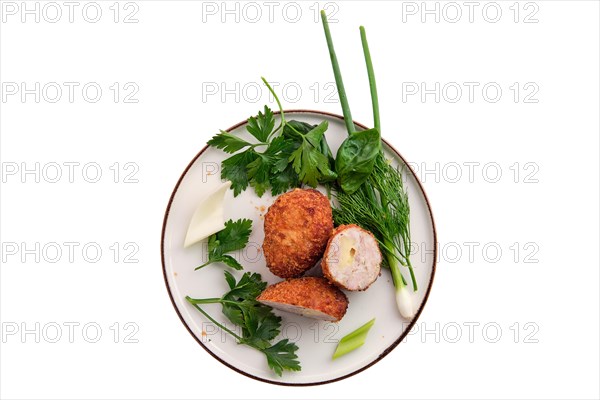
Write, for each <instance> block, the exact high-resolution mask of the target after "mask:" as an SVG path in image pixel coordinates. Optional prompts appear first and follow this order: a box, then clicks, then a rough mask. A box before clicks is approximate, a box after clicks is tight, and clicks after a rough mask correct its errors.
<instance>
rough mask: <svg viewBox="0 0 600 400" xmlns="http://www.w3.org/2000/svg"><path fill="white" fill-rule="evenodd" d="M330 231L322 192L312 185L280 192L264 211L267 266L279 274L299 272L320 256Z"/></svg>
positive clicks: (330, 221) (328, 210)
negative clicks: (265, 211) (283, 192)
mask: <svg viewBox="0 0 600 400" xmlns="http://www.w3.org/2000/svg"><path fill="white" fill-rule="evenodd" d="M331 232H333V216H332V212H331V205H330V204H329V199H327V197H326V196H325V195H323V194H322V193H321V192H319V191H317V190H313V189H294V190H292V191H290V192H287V193H285V194H282V195H281V196H279V197H278V198H277V200H275V202H274V203H273V204H272V205H271V207H269V210H268V211H267V213H266V215H265V241H264V242H263V251H264V254H265V259H266V262H267V267H268V268H269V270H271V272H272V273H273V274H275V275H277V276H279V277H281V278H293V277H297V276H300V275H302V274H303V273H304V272H306V271H308V270H309V269H311V268H312V267H313V266H314V265H315V264H316V263H317V261H319V259H320V258H321V257H322V256H323V252H324V251H325V247H326V246H327V240H328V239H329V236H330V235H331Z"/></svg>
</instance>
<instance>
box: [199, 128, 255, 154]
mask: <svg viewBox="0 0 600 400" xmlns="http://www.w3.org/2000/svg"><path fill="white" fill-rule="evenodd" d="M207 144H208V145H209V146H213V147H216V148H217V149H221V150H223V151H224V152H226V153H229V154H233V153H235V152H236V151H238V150H241V149H243V148H244V147H247V146H252V144H251V143H248V142H246V141H245V140H244V139H240V138H239V137H237V136H234V135H232V134H231V133H229V132H226V131H221V133H219V134H217V135H215V136H213V137H212V139H210V140H209V141H208V143H207Z"/></svg>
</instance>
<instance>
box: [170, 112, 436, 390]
mask: <svg viewBox="0 0 600 400" xmlns="http://www.w3.org/2000/svg"><path fill="white" fill-rule="evenodd" d="M285 115H286V119H288V120H291V119H296V120H300V121H305V122H308V123H311V124H318V123H320V122H321V121H323V120H327V121H328V122H329V129H328V130H327V132H326V137H327V141H328V143H329V145H330V147H331V149H332V152H333V154H335V153H336V152H337V149H338V147H339V146H340V144H341V143H342V141H343V140H344V138H346V137H347V133H346V129H345V125H344V121H343V118H342V117H341V116H339V115H334V114H329V113H323V112H317V111H302V110H294V111H286V112H285ZM276 117H277V118H278V116H276ZM245 125H246V122H245V121H244V122H242V123H239V124H237V125H235V126H233V127H232V128H230V129H229V130H228V131H229V132H232V133H234V134H236V135H240V136H241V137H246V138H247V137H248V136H249V134H248V133H247V132H246V130H245ZM357 126H360V127H362V128H364V126H362V125H360V124H357ZM384 151H385V153H386V156H387V157H388V158H389V159H391V160H392V163H394V164H396V165H401V166H404V167H405V168H404V174H405V180H406V188H407V190H408V197H409V201H410V208H411V211H410V218H411V221H410V224H411V225H410V228H411V240H412V242H413V243H414V244H415V245H417V246H418V248H419V249H429V250H431V249H433V254H427V256H426V257H423V253H421V252H419V254H416V255H413V257H412V258H411V261H412V263H413V266H414V269H415V274H416V277H417V282H418V284H419V290H418V291H417V292H416V293H413V304H414V306H415V307H416V309H417V310H418V311H417V313H416V316H415V318H414V319H413V320H411V321H408V320H405V319H403V318H402V317H401V316H400V314H399V312H398V309H397V308H396V303H395V297H394V287H393V284H392V278H391V275H390V272H389V270H387V269H382V273H381V276H380V277H379V278H378V279H377V281H376V282H375V283H374V284H373V285H372V286H371V287H370V288H369V289H368V290H366V291H364V292H346V294H347V296H348V299H349V302H350V304H349V306H348V311H347V313H346V315H345V316H344V318H343V319H342V320H341V321H340V322H339V323H332V322H324V321H316V320H313V319H310V318H306V317H301V316H298V315H294V314H288V313H285V312H279V311H275V312H276V313H277V314H278V315H280V316H281V317H282V332H281V335H280V336H281V338H289V339H290V340H291V341H294V342H295V343H296V344H297V345H298V347H299V350H298V351H297V354H298V357H299V361H300V363H301V366H302V370H301V371H298V372H291V371H284V373H283V376H282V377H278V376H277V375H276V374H275V373H274V372H273V371H271V370H270V369H269V368H268V366H267V361H266V358H265V356H264V355H263V354H262V353H260V352H258V351H256V350H254V349H252V348H249V347H247V346H243V345H238V344H237V343H236V341H235V339H234V338H233V337H231V336H229V335H228V334H227V333H225V332H221V331H220V330H219V329H218V328H217V327H216V326H215V325H214V324H212V323H211V322H210V321H208V320H207V319H206V318H205V317H204V316H203V315H202V314H200V313H199V312H198V311H197V310H196V309H194V308H193V307H192V306H191V305H190V304H188V302H187V301H186V300H185V296H187V295H189V296H191V297H194V298H205V297H221V295H222V294H223V293H225V292H226V291H227V290H228V286H227V283H226V281H225V279H224V276H223V271H224V270H225V269H226V268H228V267H226V266H224V265H222V264H212V265H210V266H208V267H206V268H203V269H201V270H198V271H194V268H195V267H197V266H198V265H200V264H202V261H203V260H205V259H206V257H207V245H206V240H205V241H204V242H202V243H198V244H196V245H194V246H191V247H189V248H187V249H186V248H184V247H183V243H184V238H185V234H186V232H187V227H188V223H189V221H190V218H191V217H192V214H193V213H194V211H195V209H196V207H197V206H198V204H199V202H200V201H201V200H202V199H203V198H204V197H205V196H206V195H207V194H208V193H210V192H212V191H213V190H214V189H216V188H217V186H219V185H220V184H221V179H220V166H221V161H222V160H223V159H224V158H226V157H228V155H227V154H226V153H224V152H222V151H221V150H218V149H214V148H204V149H202V150H201V151H200V153H198V155H197V156H196V157H195V158H194V159H193V160H192V161H191V163H190V164H189V165H188V167H187V168H186V170H185V171H184V172H183V175H182V176H181V178H180V179H179V182H177V185H176V186H175V189H174V190H173V194H172V196H171V200H170V202H169V205H168V207H167V211H166V214H165V219H164V225H163V233H162V244H161V246H162V249H161V250H162V264H163V273H164V278H165V283H166V285H167V290H168V292H169V296H170V297H171V301H172V303H173V306H174V307H175V310H176V311H177V314H178V315H179V317H180V318H181V321H182V322H183V324H184V325H185V327H186V328H187V329H188V331H189V332H190V333H191V334H192V335H193V336H194V338H195V339H196V340H197V341H198V343H199V344H200V345H201V346H202V347H203V348H204V349H205V350H206V351H208V352H209V353H210V354H211V355H212V356H214V357H215V358H216V359H217V360H219V361H221V362H222V363H223V364H225V365H227V366H228V367H230V368H232V369H234V370H235V371H237V372H239V373H241V374H244V375H246V376H249V377H251V378H254V379H258V380H261V381H264V382H269V383H274V384H281V385H317V384H323V383H328V382H333V381H337V380H340V379H344V378H346V377H348V376H351V375H353V374H356V373H358V372H360V371H362V370H364V369H366V368H368V367H370V366H371V365H373V364H375V363H376V362H377V361H379V360H380V359H382V358H383V357H384V356H385V355H387V354H388V353H389V352H390V351H392V350H393V349H394V348H395V347H396V346H397V345H398V344H399V343H400V342H401V341H402V339H403V338H404V337H405V336H406V334H407V333H408V331H409V330H410V328H411V327H412V326H413V324H414V323H415V321H416V320H417V318H418V317H419V315H420V314H421V311H422V310H423V307H424V305H425V302H426V301H427V297H428V295H429V292H430V290H431V285H432V283H433V277H434V273H435V262H436V257H437V244H436V243H437V240H436V233H435V226H434V222H433V216H432V214H431V209H430V207H429V202H428V200H427V196H426V195H425V192H424V190H423V187H422V186H421V184H420V182H419V180H418V179H417V178H416V176H415V174H414V172H413V171H412V170H411V169H410V167H408V166H407V165H406V162H405V160H404V159H403V158H402V156H400V154H399V153H398V152H396V151H395V150H394V149H393V148H391V147H390V146H389V145H388V144H387V143H385V144H384ZM320 189H321V191H323V189H322V188H320ZM273 201H274V197H272V196H271V195H270V193H269V192H267V193H265V194H264V195H263V196H262V198H259V197H258V196H256V194H255V193H254V190H253V189H252V188H250V187H249V188H248V189H247V190H246V191H244V192H242V193H241V194H240V195H239V196H238V197H235V198H234V197H233V192H232V191H231V190H229V191H228V192H227V194H226V196H225V219H226V220H228V219H230V218H231V219H234V220H236V219H238V218H249V219H251V220H252V222H253V223H252V235H251V236H250V243H249V244H248V246H247V247H246V249H244V250H243V251H239V252H237V253H235V254H233V255H234V257H236V258H237V259H238V260H239V261H240V262H241V263H242V265H243V266H244V270H245V271H252V272H258V273H260V274H261V275H262V278H263V280H264V281H266V282H267V283H269V284H273V283H276V282H279V281H281V279H280V278H278V277H277V276H275V275H273V274H271V272H270V271H269V270H268V269H267V267H266V265H265V260H264V257H263V254H262V251H261V246H262V242H263V238H264V232H263V219H264V214H265V213H266V211H267V209H268V208H269V206H270V205H271V204H272V203H273ZM228 270H229V271H230V272H232V273H233V274H234V276H236V278H237V279H239V277H240V276H241V274H242V273H243V271H234V270H232V269H230V268H228ZM309 274H310V273H309ZM403 274H404V276H405V277H406V278H407V279H410V278H409V275H408V270H407V269H405V268H403ZM409 287H410V285H409ZM203 309H204V310H205V311H207V312H208V313H209V314H210V315H211V316H212V317H213V318H215V319H216V320H217V321H219V322H220V323H223V324H224V325H225V326H228V327H230V328H231V327H232V325H231V323H229V322H228V321H227V320H226V318H225V316H224V315H223V314H222V313H221V308H220V306H218V305H213V304H211V305H205V306H203ZM372 318H376V321H375V325H373V327H372V328H371V330H370V332H369V334H368V337H367V340H366V342H365V344H364V345H363V346H362V347H360V348H358V349H357V350H355V351H353V352H351V353H348V354H346V355H344V356H342V357H340V358H337V359H335V360H332V358H331V356H332V354H333V352H334V350H335V348H336V345H337V342H338V341H339V340H340V339H341V338H342V337H343V336H345V335H346V334H348V333H350V332H352V331H353V330H355V329H356V328H358V327H360V326H361V325H363V324H364V323H366V322H367V321H369V320H371V319H372ZM276 340H279V338H277V339H276ZM401 348H402V346H400V350H398V351H402V350H401ZM181 356H182V357H193V355H190V354H182V355H181Z"/></svg>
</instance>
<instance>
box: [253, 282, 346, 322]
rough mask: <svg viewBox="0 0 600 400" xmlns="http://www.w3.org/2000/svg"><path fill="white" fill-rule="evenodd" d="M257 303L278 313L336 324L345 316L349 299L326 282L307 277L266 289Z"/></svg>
mask: <svg viewBox="0 0 600 400" xmlns="http://www.w3.org/2000/svg"><path fill="white" fill-rule="evenodd" d="M257 300H258V301H260V302H261V303H263V304H266V305H268V306H270V307H273V308H276V309H278V310H282V311H287V312H292V313H295V314H300V315H303V316H305V317H310V318H316V319H321V320H325V321H334V322H337V321H339V320H341V319H342V317H343V316H344V314H346V309H347V308H348V298H347V297H346V295H345V294H344V293H343V292H342V291H341V290H340V289H338V288H337V287H336V286H334V285H333V284H331V283H329V281H328V280H327V279H325V278H321V277H315V276H306V277H303V278H296V279H288V280H285V281H283V282H279V283H276V284H274V285H271V286H269V287H267V288H266V289H265V290H264V291H263V292H262V293H261V294H260V296H258V297H257Z"/></svg>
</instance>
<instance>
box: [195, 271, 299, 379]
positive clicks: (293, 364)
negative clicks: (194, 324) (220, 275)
mask: <svg viewBox="0 0 600 400" xmlns="http://www.w3.org/2000/svg"><path fill="white" fill-rule="evenodd" d="M225 280H226V281H227V284H228V286H229V291H228V292H226V293H225V294H224V295H223V296H222V297H221V298H208V299H193V298H191V297H189V296H187V297H186V300H187V301H188V302H189V303H190V304H192V306H193V307H195V308H196V309H197V310H198V311H200V312H201V313H202V314H203V315H204V316H206V317H207V318H208V319H209V320H210V321H211V322H213V323H214V324H216V325H217V326H219V327H220V328H221V329H223V330H224V331H226V332H227V333H229V334H230V335H232V336H233V337H235V339H236V340H237V341H238V343H239V344H245V345H247V346H250V347H252V348H254V349H256V350H258V351H260V352H262V353H263V354H264V355H265V357H266V358H267V364H268V366H269V368H271V369H272V370H273V371H274V372H275V373H276V374H277V375H279V376H281V375H282V373H283V371H284V370H288V371H299V370H300V369H301V368H300V362H299V361H298V360H297V358H298V356H297V355H296V351H297V350H298V346H296V345H295V344H294V343H292V342H290V341H289V340H288V339H283V340H280V341H279V342H277V343H276V344H274V345H271V341H272V340H274V339H275V338H276V337H277V335H279V333H280V332H281V317H278V316H277V315H275V314H274V313H273V310H272V308H271V307H269V306H266V305H264V304H262V303H259V302H258V301H257V300H256V297H257V296H258V295H259V294H260V293H261V292H262V291H263V290H264V289H265V287H266V286H267V284H266V283H265V282H263V281H262V279H261V276H260V275H259V274H257V273H249V272H246V273H244V275H242V277H241V278H240V280H239V281H238V282H236V280H235V278H234V277H233V275H232V274H231V273H230V272H229V271H225ZM200 304H221V306H222V311H223V314H224V315H225V316H226V317H227V319H229V321H231V322H232V323H233V324H235V325H237V326H239V327H240V328H241V336H240V335H239V334H238V333H236V332H234V331H232V330H230V329H229V328H227V327H226V326H224V325H222V324H220V323H219V322H217V321H216V320H215V319H214V318H212V317H211V316H210V315H209V314H207V313H206V312H205V311H204V310H203V309H202V308H200V306H199V305H200Z"/></svg>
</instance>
